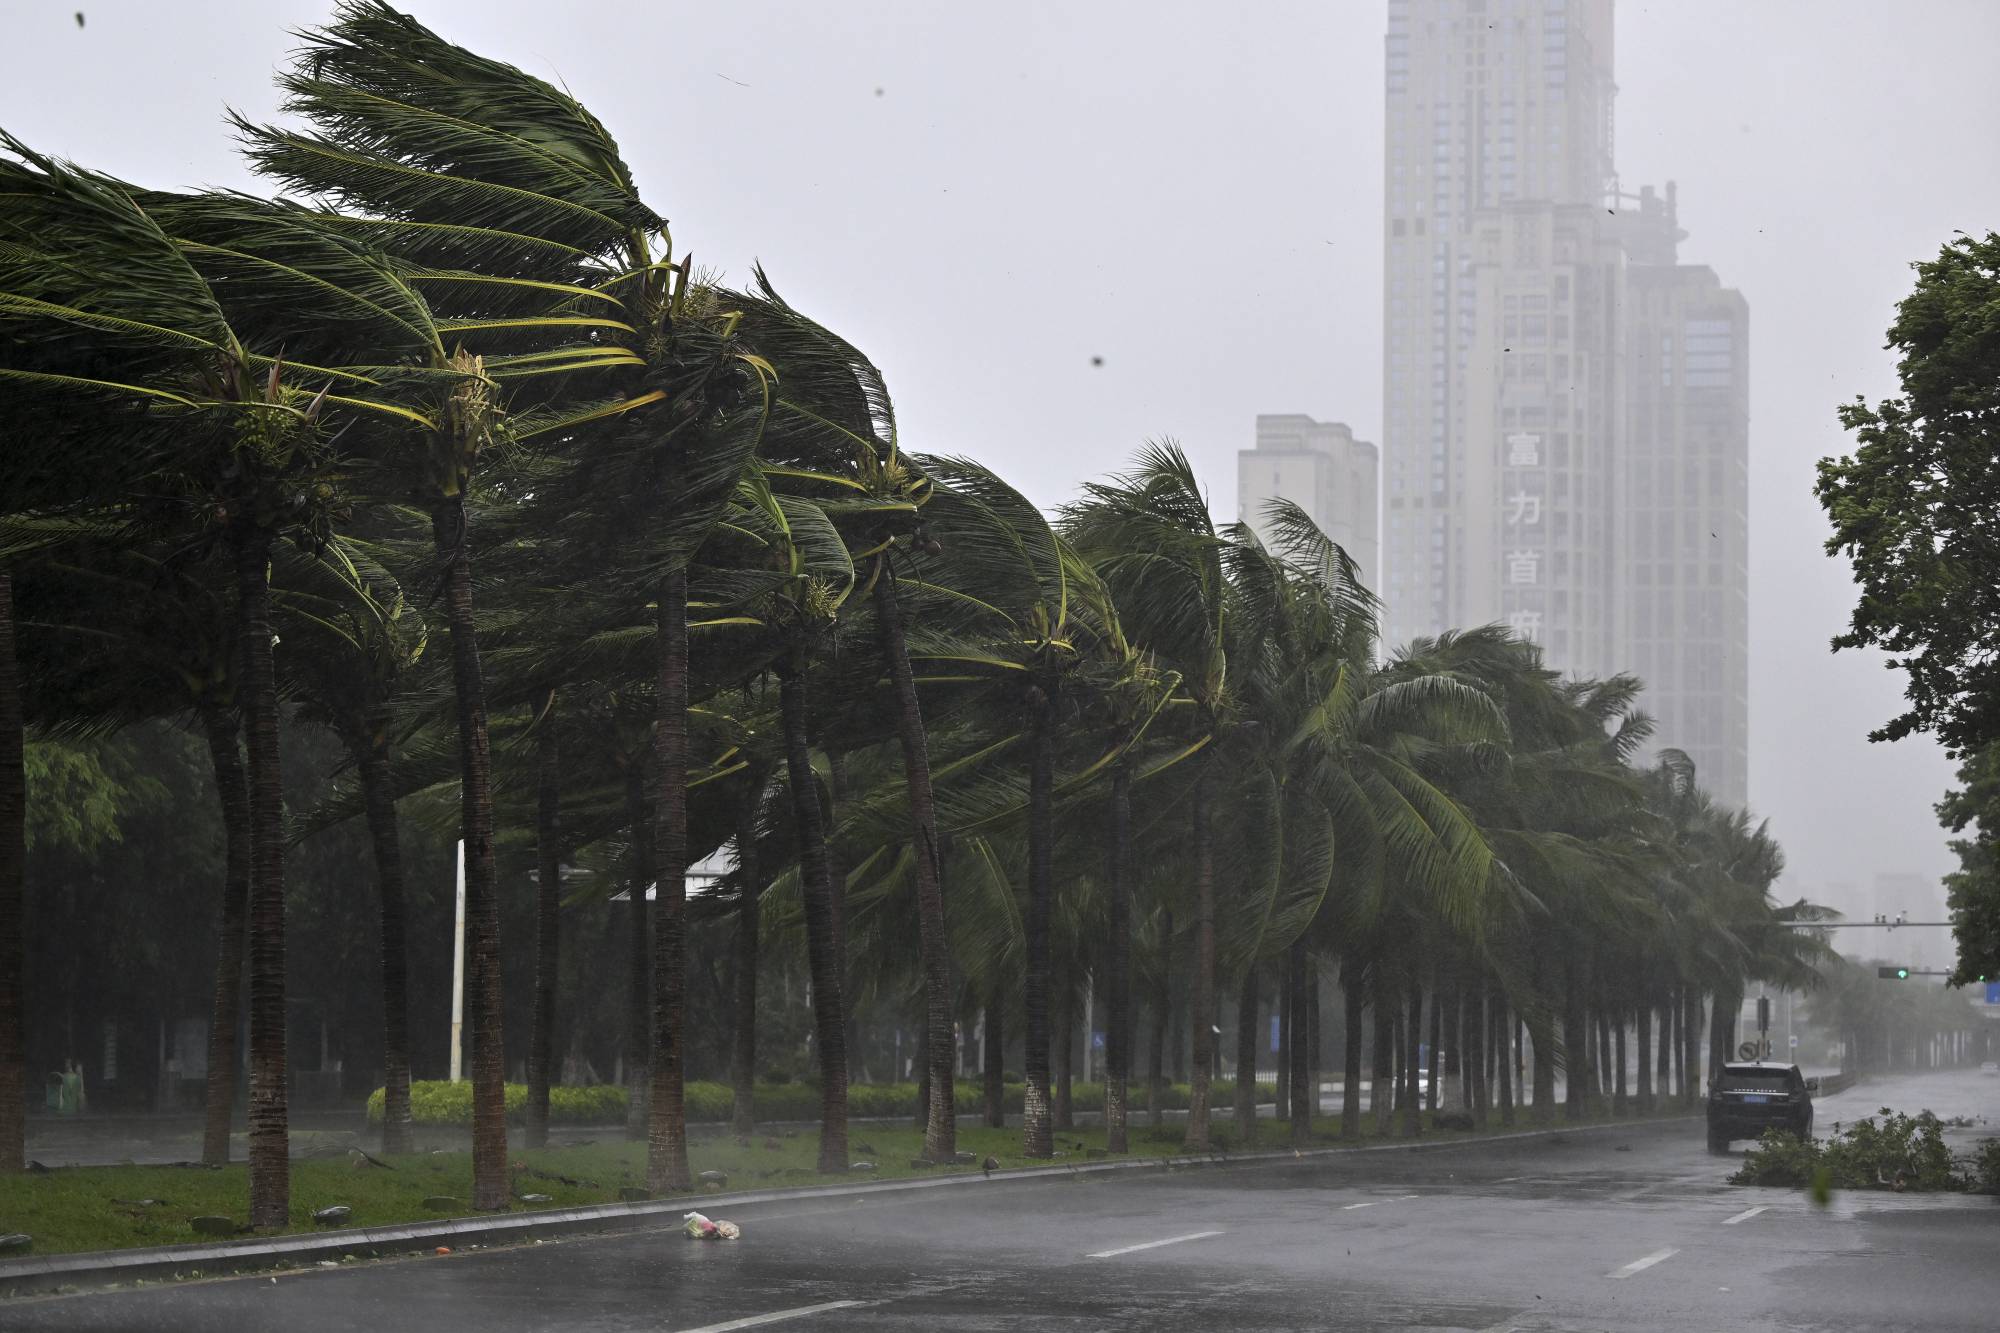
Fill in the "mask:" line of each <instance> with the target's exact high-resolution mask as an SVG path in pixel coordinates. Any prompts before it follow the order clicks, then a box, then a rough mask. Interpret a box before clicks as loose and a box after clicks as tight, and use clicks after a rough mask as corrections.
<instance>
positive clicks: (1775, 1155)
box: [1729, 1106, 2000, 1191]
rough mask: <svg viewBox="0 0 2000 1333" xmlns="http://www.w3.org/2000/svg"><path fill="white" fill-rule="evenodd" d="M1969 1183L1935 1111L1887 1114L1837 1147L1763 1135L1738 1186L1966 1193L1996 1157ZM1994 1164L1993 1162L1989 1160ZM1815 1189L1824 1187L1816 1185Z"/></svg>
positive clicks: (1733, 1180)
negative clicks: (1953, 1153) (1963, 1191)
mask: <svg viewBox="0 0 2000 1333" xmlns="http://www.w3.org/2000/svg"><path fill="white" fill-rule="evenodd" d="M1992 1146H1993V1145H1992V1144H1991V1143H1990V1142H1989V1143H1988V1144H1987V1145H1986V1149H1985V1150H1982V1158H1981V1159H1980V1160H1978V1161H1975V1163H1974V1164H1973V1169H1972V1174H1971V1175H1968V1174H1967V1173H1966V1172H1965V1171H1964V1170H1963V1169H1962V1165H1963V1164H1961V1163H1960V1162H1959V1161H1958V1160H1957V1159H1956V1158H1955V1157H1954V1156H1953V1155H1952V1151H1951V1147H1950V1145H1948V1144H1947V1143H1946V1142H1945V1141H1944V1125H1943V1122H1941V1121H1940V1120H1939V1119H1938V1118H1937V1117H1936V1116H1935V1115H1933V1114H1931V1113H1930V1112H1929V1111H1919V1112H1918V1113H1917V1114H1916V1115H1902V1114H1899V1113H1898V1112H1895V1111H1892V1110H1890V1109H1889V1108H1888V1107H1886V1106H1885V1107H1883V1108H1882V1110H1881V1112H1880V1121H1879V1122H1878V1121H1877V1119H1876V1117H1874V1116H1870V1117H1868V1118H1866V1119H1863V1120H1858V1121H1856V1122H1855V1123H1854V1124H1851V1125H1849V1126H1848V1127H1847V1128H1846V1129H1845V1130H1843V1131H1841V1132H1840V1133H1839V1134H1837V1135H1835V1136H1834V1137H1832V1138H1830V1139H1805V1140H1801V1139H1799V1138H1798V1137H1797V1136H1796V1135H1793V1134H1791V1133H1789V1132H1788V1131H1785V1130H1778V1129H1770V1130H1765V1131H1764V1137H1763V1138H1761V1139H1759V1140H1758V1142H1757V1146H1756V1147H1755V1148H1752V1149H1751V1150H1750V1151H1749V1152H1748V1153H1747V1154H1745V1155H1744V1158H1743V1165H1742V1167H1741V1168H1740V1169H1739V1170H1738V1171H1737V1172H1736V1174H1734V1175H1732V1176H1731V1177H1730V1178H1729V1183H1730V1184H1732V1185H1786V1186H1794V1187H1797V1188H1801V1189H1825V1188H1831V1189H1849V1190H1868V1189H1888V1190H1905V1189H1907V1190H1919V1191H1931V1190H1962V1189H1966V1188H1969V1187H1971V1184H1972V1181H1973V1180H1974V1179H1976V1178H1977V1177H1978V1175H1979V1173H1980V1172H1981V1171H1983V1170H1989V1169H1994V1167H1995V1166H1996V1165H2000V1155H1996V1154H1993V1153H1992V1152H1990V1151H1987V1150H1990V1149H1991V1148H1992ZM1989 1159H1990V1160H1989ZM1815 1182H1819V1183H1818V1184H1816V1183H1815Z"/></svg>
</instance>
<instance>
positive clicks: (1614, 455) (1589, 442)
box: [1377, 0, 1748, 801]
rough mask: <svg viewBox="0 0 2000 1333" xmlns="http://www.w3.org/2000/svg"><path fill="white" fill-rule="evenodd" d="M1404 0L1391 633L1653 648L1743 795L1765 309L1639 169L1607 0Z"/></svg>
mask: <svg viewBox="0 0 2000 1333" xmlns="http://www.w3.org/2000/svg"><path fill="white" fill-rule="evenodd" d="M1388 13H1389V31H1388V37H1387V49H1386V95H1387V117H1386V123H1387V139H1388V141H1387V154H1386V161H1385V173H1386V174H1385V179H1384V211H1383V231H1384V237H1383V240H1384V246H1385V264H1384V282H1385V290H1384V292H1383V342H1384V349H1383V451H1382V457H1383V465H1384V478H1383V514H1384V523H1385V526H1384V532H1383V537H1384V542H1383V577H1382V580H1381V583H1380V586H1379V587H1378V589H1377V591H1378V592H1379V593H1380V594H1381V595H1382V597H1383V600H1384V602H1385V603H1386V606H1385V612H1384V625H1385V631H1386V635H1387V638H1388V641H1389V642H1390V643H1391V644H1397V643H1401V642H1404V641H1407V640H1408V639H1410V638H1412V637H1415V636H1418V635H1431V634H1437V633H1439V632H1441V631H1443V630H1446V629H1452V628H1466V627H1471V626H1475V625H1483V624H1490V623H1495V622H1498V623H1503V624H1506V625H1509V626H1511V627H1512V628H1514V629H1515V630H1516V631H1517V632H1519V633H1521V634H1523V635H1525V636H1527V637H1529V638H1532V639H1534V640H1536V641H1537V642H1539V643H1540V644H1541V645H1542V647H1543V649H1544V651H1545V653H1546V655H1547V658H1548V661H1549V663H1550V665H1552V666H1554V667H1555V668H1557V669H1558V670H1561V671H1564V672H1567V673H1576V674H1582V675H1591V676H1602V675H1608V674H1611V673H1614V672H1619V671H1632V672H1634V673H1635V674H1637V675H1639V676H1640V677H1641V678H1642V679H1644V680H1645V681H1646V683H1647V694H1646V697H1645V700H1644V706H1645V707H1647V708H1648V709H1649V710H1652V711H1654V712H1655V713H1656V715H1657V716H1658V717H1659V718H1660V720H1661V722H1662V726H1661V730H1660V733H1659V735H1658V736H1657V741H1658V743H1659V744H1662V745H1672V746H1678V747H1680V748H1683V749H1686V750H1688V751H1689V752H1690V754H1691V755H1693V757H1694V758H1695V761H1696V764H1697V768H1698V771H1699V773H1700V775H1701V778H1702V781H1703V782H1704V784H1705V785H1707V786H1708V787H1709V788H1710V789H1711V790H1712V791H1714V792H1715V793H1716V794H1717V795H1719V796H1723V797H1725V798H1726V799H1730V800H1734V801H1741V800H1742V799H1743V795H1744V792H1743V787H1744V774H1745V770H1746V762H1745V756H1744V752H1743V738H1744V734H1745V723H1746V716H1747V700H1746V698H1745V697H1744V696H1745V694H1746V692H1747V660H1746V657H1745V649H1744V640H1745V637H1746V634H1747V587H1748V582H1747V573H1746V571H1747V566H1746V564H1745V562H1744V559H1743V555H1742V552H1743V550H1744V547H1745V545H1746V544H1747V543H1746V540H1745V539H1746V535H1747V517H1746V516H1745V512H1746V510H1747V505H1746V504H1745V496H1744V488H1743V485H1742V473H1743V463H1744V462H1745V453H1746V449H1747V437H1748V426H1747V423H1748V407H1747V404H1748V397H1747V361H1746V359H1745V348H1746V334H1747V319H1748V316H1747V310H1746V308H1745V307H1744V304H1743V301H1742V298H1741V297H1740V296H1739V295H1737V294H1736V293H1734V292H1731V291H1727V290H1726V289H1724V288H1722V287H1721V284H1720V283H1719V281H1717V279H1716V278H1715V275H1714V274H1713V273H1712V272H1710V271H1709V270H1707V269H1703V268H1697V267H1692V266H1684V265H1681V264H1679V263H1678V261H1677V256H1676V251H1675V246H1676V243H1677V242H1678V239H1679V233H1678V232H1677V231H1676V230H1675V223H1674V221H1673V219H1672V216H1671V214H1672V201H1671V195H1670V196H1669V198H1668V200H1667V201H1666V202H1665V204H1664V205H1662V203H1661V201H1660V200H1659V199H1658V198H1657V197H1655V196H1653V195H1652V194H1651V193H1650V192H1648V193H1647V194H1646V195H1644V196H1641V197H1640V198H1639V199H1637V200H1634V199H1631V198H1629V197H1627V196H1622V195H1621V194H1620V192H1619V189H1618V181H1617V176H1616V172H1615V167H1614V162H1613V136H1612V99H1613V96H1614V94H1615V92H1616V87H1615V84H1614V81H1613V76H1612V4H1611V0H1389V6H1388ZM1630 203H1637V204H1639V205H1640V207H1639V208H1638V209H1637V210H1636V211H1633V210H1631V209H1628V208H1627V207H1626V206H1627V205H1628V204H1630ZM1649 210H1650V211H1649ZM1725 326H1726V327H1725ZM1663 339H1664V341H1663ZM1662 357H1665V358H1666V359H1667V360H1668V361H1670V362H1672V364H1673V366H1674V368H1675V370H1676V372H1677V375H1678V377H1677V378H1674V379H1671V380H1669V381H1667V382H1665V383H1661V382H1660V376H1661V375H1662V373H1663V370H1662V364H1661V358H1662ZM1689 357H1692V358H1694V360H1693V361H1692V362H1689V361H1688V360H1687V358H1689ZM1723 361H1726V362H1727V366H1726V368H1720V369H1719V368H1718V367H1719V365H1720V363H1721V362H1723ZM1697 367H1698V369H1696V368H1697ZM1690 374H1692V375H1693V376H1694V379H1690V378H1689V376H1690ZM1648 376H1650V377H1651V378H1649V379H1648V378H1646V377H1648ZM1641 380H1644V383H1643V384H1642V383H1641V382H1640V381H1641ZM1697 380H1699V381H1700V382H1699V383H1697V382H1696V381H1697ZM1641 445H1643V447H1641ZM1642 455H1643V457H1644V459H1645V462H1644V466H1643V468H1642V467H1641V464H1640V461H1639V460H1640V458H1641V456H1642ZM1642 479H1643V482H1644V485H1643V488H1642V486H1641V481H1642ZM1669 483H1671V485H1669ZM1642 512H1643V513H1644V515H1645V521H1646V524H1647V531H1646V536H1645V537H1644V539H1643V543H1644V544H1643V546H1642V539H1641V537H1640V535H1639V529H1638V526H1637V520H1638V518H1639V515H1640V513H1642ZM1711 520H1713V522H1711ZM1697 528H1698V529H1699V530H1700V532H1701V535H1702V540H1703V543H1705V544H1704V545H1702V546H1700V547H1699V548H1696V547H1695V546H1693V545H1691V540H1692V539H1691V538H1690V537H1689V536H1688V534H1689V533H1692V532H1694V531H1695V530H1696V529H1697ZM1669 531H1670V532H1671V541H1669V540H1668V534H1669ZM1710 533H1714V534H1715V535H1714V536H1713V537H1711V536H1710V535H1709V534H1710ZM1663 543H1666V546H1667V550H1666V552H1665V553H1664V554H1659V553H1658V552H1661V550H1662V544H1663ZM1669 560H1671V562H1672V564H1673V573H1672V579H1673V582H1672V584H1671V587H1672V589H1673V592H1672V594H1671V596H1670V597H1666V598H1663V597H1662V595H1661V594H1660V592H1659V588H1660V584H1659V581H1658V580H1659V579H1660V578H1661V577H1662V573H1663V567H1664V566H1665V565H1666V564H1667V563H1668V561H1669ZM1690 566H1698V567H1699V568H1698V569H1697V571H1696V574H1695V575H1694V576H1693V581H1692V582H1691V581H1690V576H1689V574H1688V569H1689V567H1690ZM1642 580H1645V581H1643V582H1642ZM1635 594H1640V595H1635Z"/></svg>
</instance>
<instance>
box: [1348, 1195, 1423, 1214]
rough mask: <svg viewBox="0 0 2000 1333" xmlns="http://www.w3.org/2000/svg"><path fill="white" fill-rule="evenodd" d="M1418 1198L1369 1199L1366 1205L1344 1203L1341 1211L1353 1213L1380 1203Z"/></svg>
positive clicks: (1398, 1196)
mask: <svg viewBox="0 0 2000 1333" xmlns="http://www.w3.org/2000/svg"><path fill="white" fill-rule="evenodd" d="M1417 1197H1418V1196H1417V1195H1414V1194H1398V1195H1396V1196H1395V1197H1394V1198H1392V1199H1369V1200H1368V1201H1367V1202H1365V1203H1344V1204H1342V1205H1340V1211H1341V1212H1343V1213H1351V1212H1353V1211H1354V1210H1355V1209H1356V1208H1373V1207H1374V1206H1375V1205H1376V1204H1378V1203H1401V1202H1403V1201H1404V1200H1405V1199H1414V1198H1417Z"/></svg>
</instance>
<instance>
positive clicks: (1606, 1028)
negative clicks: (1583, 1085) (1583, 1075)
mask: <svg viewBox="0 0 2000 1333" xmlns="http://www.w3.org/2000/svg"><path fill="white" fill-rule="evenodd" d="M1594 1073H1595V1075H1596V1077H1595V1079H1594V1080H1593V1081H1594V1082H1595V1083H1596V1085H1597V1092H1598V1095H1599V1096H1600V1097H1602V1096H1606V1095H1608V1094H1609V1093H1610V1091H1611V1087H1610V1084H1611V1074H1612V1070H1611V1011H1610V1010H1608V1009H1602V1008H1600V1009H1599V1010H1598V1011H1597V1067H1596V1069H1595V1071H1594Z"/></svg>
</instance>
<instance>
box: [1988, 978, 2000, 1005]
mask: <svg viewBox="0 0 2000 1333" xmlns="http://www.w3.org/2000/svg"><path fill="white" fill-rule="evenodd" d="M1986 1003H1988V1004H2000V981H1989V982H1987V983H1986Z"/></svg>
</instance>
